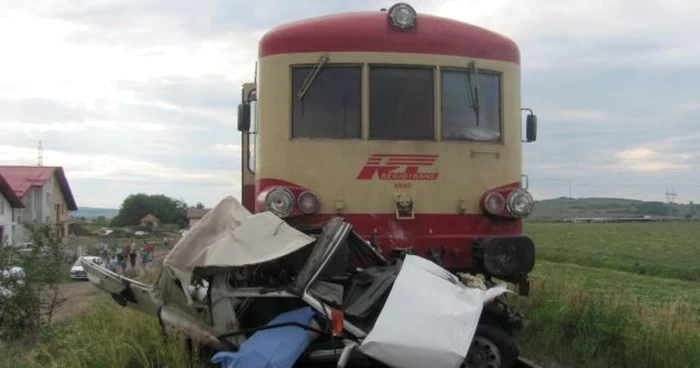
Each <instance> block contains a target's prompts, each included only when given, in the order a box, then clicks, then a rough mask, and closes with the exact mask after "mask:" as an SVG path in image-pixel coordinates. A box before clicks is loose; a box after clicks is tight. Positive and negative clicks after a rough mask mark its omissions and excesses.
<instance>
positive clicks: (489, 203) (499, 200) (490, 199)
mask: <svg viewBox="0 0 700 368" xmlns="http://www.w3.org/2000/svg"><path fill="white" fill-rule="evenodd" d="M484 208H486V211H488V213H490V214H492V215H499V214H501V212H503V210H504V209H505V208H506V199H505V198H503V195H501V193H496V192H493V193H489V194H488V195H486V198H484Z"/></svg>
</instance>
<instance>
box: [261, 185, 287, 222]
mask: <svg viewBox="0 0 700 368" xmlns="http://www.w3.org/2000/svg"><path fill="white" fill-rule="evenodd" d="M265 207H266V208H267V210H268V211H270V212H272V213H274V214H275V215H277V216H279V217H286V216H287V215H289V214H290V213H291V212H292V210H293V209H294V194H292V192H291V191H290V190H289V189H287V188H283V187H276V188H273V189H272V190H270V191H269V192H268V193H267V195H266V196H265Z"/></svg>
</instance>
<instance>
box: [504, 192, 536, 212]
mask: <svg viewBox="0 0 700 368" xmlns="http://www.w3.org/2000/svg"><path fill="white" fill-rule="evenodd" d="M507 204H508V212H510V213H511V214H512V215H513V216H515V217H520V218H522V217H527V216H529V215H530V214H531V213H532V210H533V208H534V207H535V200H534V199H533V198H532V195H530V193H528V192H527V191H525V190H522V189H516V190H514V191H512V192H510V194H509V195H508V200H507Z"/></svg>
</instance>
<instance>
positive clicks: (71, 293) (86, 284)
mask: <svg viewBox="0 0 700 368" xmlns="http://www.w3.org/2000/svg"><path fill="white" fill-rule="evenodd" d="M167 254H168V250H166V249H156V250H155V251H154V254H153V262H151V263H150V264H149V265H148V266H147V269H153V268H154V267H157V266H159V265H160V264H162V262H163V259H164V258H165V256H166V255H167ZM101 292H102V291H101V290H100V289H98V288H97V287H96V286H95V285H93V284H92V283H91V282H90V281H68V282H64V283H62V284H60V285H59V286H58V293H59V297H60V298H64V299H65V302H64V303H63V304H61V305H60V306H59V307H58V308H57V309H56V311H55V312H54V316H53V320H54V322H61V321H65V320H67V319H70V318H71V317H73V316H76V315H79V314H81V313H83V312H85V311H87V310H88V309H89V308H90V305H91V304H92V301H93V300H94V298H95V296H96V295H99V293H101Z"/></svg>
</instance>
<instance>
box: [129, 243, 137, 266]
mask: <svg viewBox="0 0 700 368" xmlns="http://www.w3.org/2000/svg"><path fill="white" fill-rule="evenodd" d="M129 263H131V268H134V267H136V249H135V248H132V249H131V252H129Z"/></svg>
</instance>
